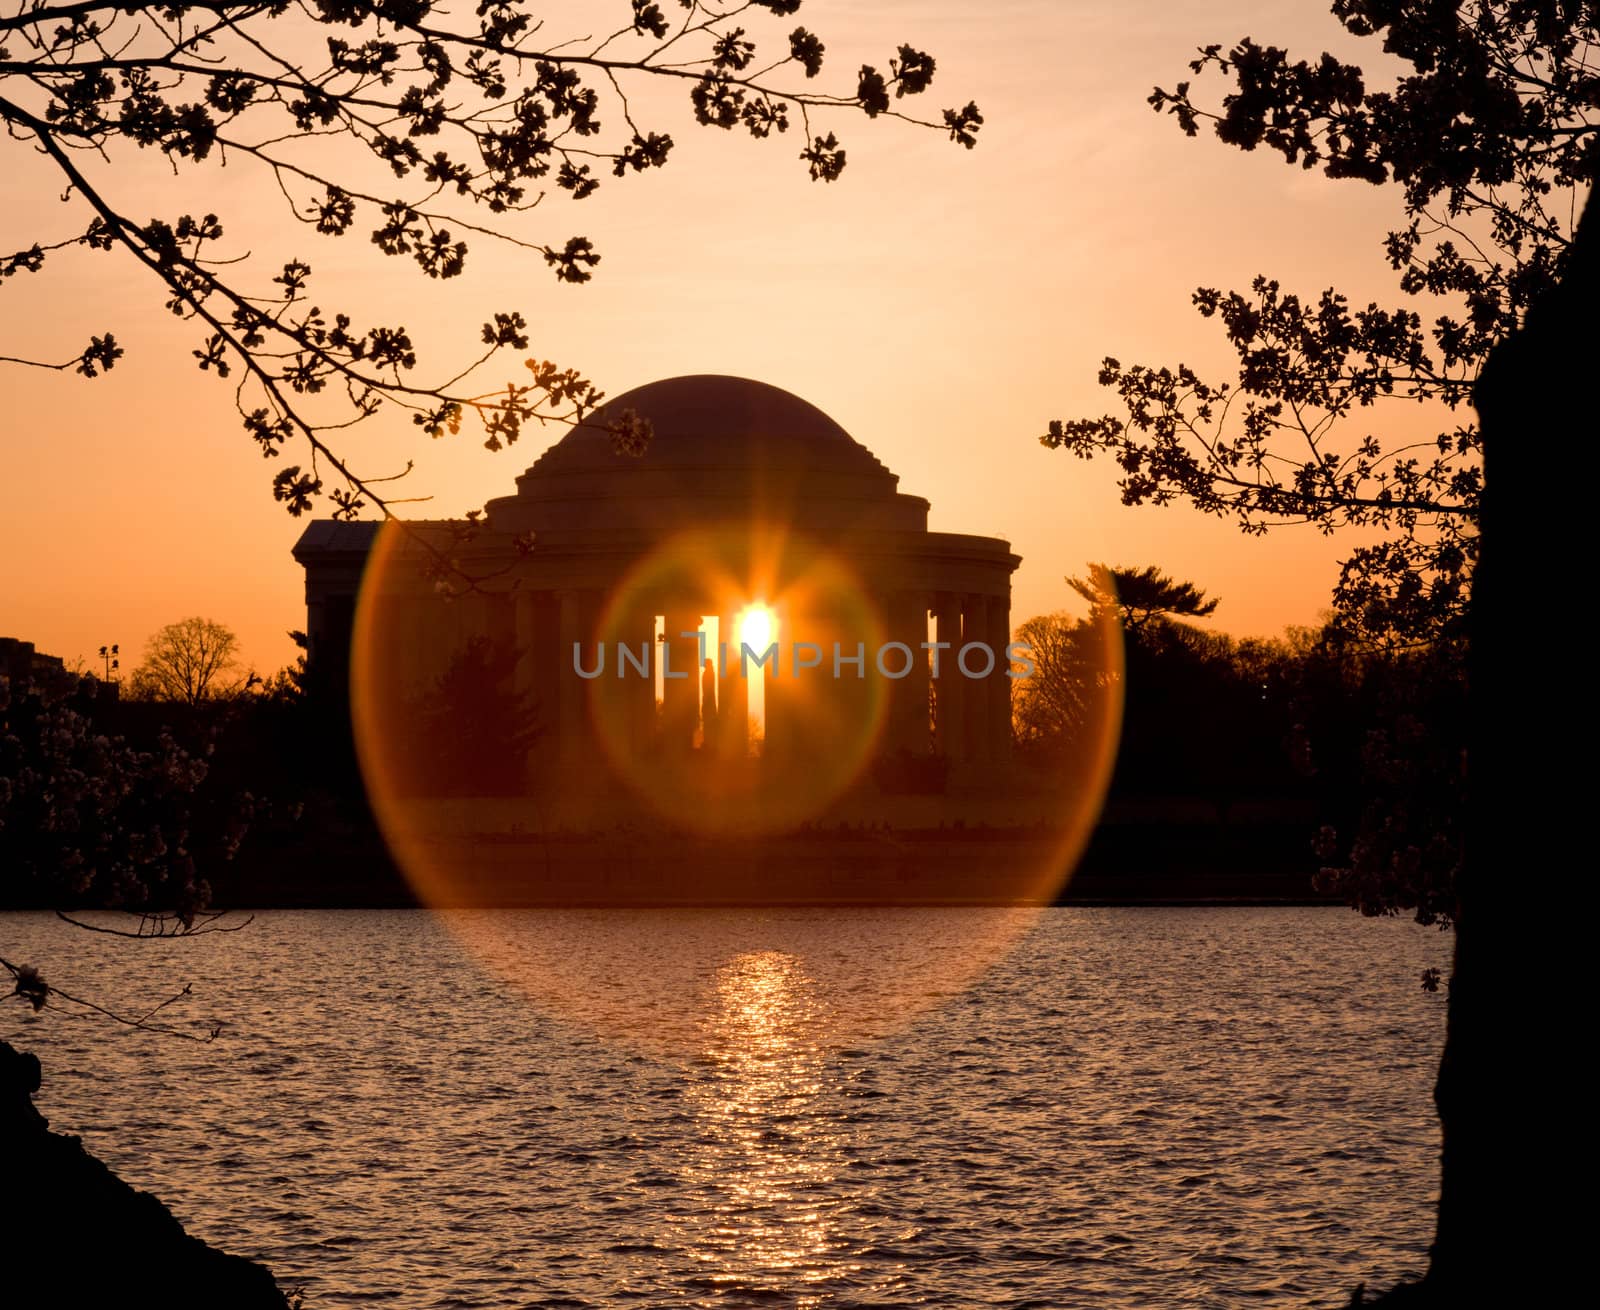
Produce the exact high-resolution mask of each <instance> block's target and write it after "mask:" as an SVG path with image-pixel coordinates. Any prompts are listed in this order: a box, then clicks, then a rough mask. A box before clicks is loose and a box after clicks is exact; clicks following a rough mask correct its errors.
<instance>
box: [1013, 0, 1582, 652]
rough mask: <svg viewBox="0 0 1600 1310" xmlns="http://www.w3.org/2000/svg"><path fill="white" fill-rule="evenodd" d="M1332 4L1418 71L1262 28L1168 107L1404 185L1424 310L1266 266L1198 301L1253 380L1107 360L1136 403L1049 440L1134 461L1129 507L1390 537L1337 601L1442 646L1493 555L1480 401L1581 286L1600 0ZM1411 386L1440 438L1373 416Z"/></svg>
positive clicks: (1352, 619)
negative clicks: (1484, 514)
mask: <svg viewBox="0 0 1600 1310" xmlns="http://www.w3.org/2000/svg"><path fill="white" fill-rule="evenodd" d="M1334 13H1335V15H1336V16H1337V17H1338V18H1339V20H1340V22H1342V23H1343V24H1344V26H1345V27H1346V28H1347V29H1348V30H1349V31H1350V32H1351V33H1352V34H1354V35H1356V36H1373V35H1377V36H1380V37H1381V39H1382V41H1383V43H1384V49H1385V51H1386V52H1387V53H1388V54H1389V55H1391V56H1394V57H1397V58H1398V59H1400V60H1402V61H1404V62H1406V63H1407V64H1409V65H1410V68H1409V69H1407V70H1406V72H1405V74H1404V76H1402V77H1401V78H1400V79H1399V80H1398V81H1397V83H1396V85H1395V86H1394V88H1393V89H1392V90H1386V89H1377V88H1375V87H1373V86H1372V85H1371V84H1370V80H1369V79H1368V78H1367V77H1366V76H1365V75H1364V74H1363V72H1362V70H1361V69H1360V68H1359V67H1356V66H1354V65H1351V64H1346V63H1343V62H1341V61H1339V60H1337V59H1335V58H1334V57H1333V56H1331V55H1323V56H1322V57H1321V59H1320V60H1300V61H1295V60H1292V59H1291V58H1290V56H1289V55H1288V54H1287V53H1286V52H1284V51H1283V50H1281V49H1278V48H1276V47H1272V46H1262V45H1259V44H1257V43H1256V42H1254V41H1252V40H1250V39H1248V38H1246V39H1244V40H1241V41H1239V42H1237V43H1236V44H1235V45H1234V46H1233V47H1232V48H1231V49H1229V50H1227V51H1226V52H1224V48H1223V47H1222V46H1221V45H1213V46H1208V47H1206V48H1205V49H1204V50H1202V51H1201V52H1200V57H1199V58H1198V59H1196V60H1195V61H1194V62H1193V64H1192V65H1191V68H1192V69H1193V70H1194V72H1196V73H1204V72H1207V71H1211V70H1215V71H1216V72H1217V73H1220V74H1221V75H1223V76H1224V77H1231V78H1232V79H1233V82H1234V89H1233V90H1232V91H1231V92H1230V93H1228V94H1227V95H1225V96H1224V97H1223V98H1222V103H1221V106H1220V108H1216V109H1213V108H1209V107H1207V106H1205V105H1203V104H1201V103H1197V102H1196V101H1195V100H1194V99H1193V98H1192V97H1193V92H1192V87H1191V83H1189V82H1180V83H1179V84H1178V85H1177V87H1176V88H1175V89H1174V90H1172V91H1165V90H1161V89H1160V88H1157V89H1156V90H1155V92H1154V93H1153V94H1152V95H1151V97H1150V102H1151V104H1152V105H1153V106H1154V107H1155V108H1156V110H1157V111H1159V112H1166V113H1170V114H1172V115H1174V116H1175V117H1176V119H1177V121H1178V123H1179V125H1180V126H1181V127H1182V129H1183V130H1184V131H1185V132H1187V133H1188V134H1189V135H1191V136H1193V135H1195V134H1196V133H1197V132H1198V131H1199V129H1200V125H1201V124H1202V123H1210V124H1211V125H1212V126H1213V127H1214V129H1215V131H1216V134H1217V135H1218V137H1220V138H1221V139H1222V140H1223V141H1225V142H1227V143H1228V144H1230V145H1234V146H1237V147H1238V148H1240V149H1243V150H1253V149H1255V148H1256V147H1257V146H1265V147H1267V148H1268V149H1271V150H1274V151H1276V152H1278V153H1280V154H1282V155H1283V157H1284V159H1285V160H1286V161H1287V162H1289V163H1291V164H1295V165H1297V166H1299V167H1301V168H1304V169H1311V168H1319V167H1320V168H1321V169H1322V171H1323V172H1324V173H1326V174H1327V175H1328V176H1329V177H1334V178H1356V179H1360V180H1363V181H1366V182H1369V183H1384V182H1390V181H1392V182H1395V183H1398V184H1399V186H1400V187H1401V188H1402V192H1403V196H1404V203H1405V212H1406V222H1405V224H1404V225H1403V226H1401V227H1399V228H1397V229H1395V230H1394V231H1393V232H1391V233H1389V235H1388V237H1387V239H1386V241H1385V243H1384V256H1385V258H1386V259H1387V260H1388V262H1389V264H1390V265H1391V266H1392V267H1393V268H1394V269H1395V270H1396V271H1397V272H1398V273H1399V274H1400V289H1401V291H1402V292H1403V293H1404V294H1405V295H1406V296H1408V297H1412V298H1413V299H1412V300H1410V301H1403V302H1401V303H1400V304H1399V305H1397V306H1394V307H1392V308H1387V309H1386V308H1383V307H1380V306H1379V305H1376V304H1371V305H1368V306H1366V307H1365V308H1364V309H1354V308H1352V306H1351V304H1350V302H1349V300H1348V298H1347V297H1345V296H1342V295H1340V294H1339V293H1338V292H1337V291H1336V290H1332V289H1328V290H1324V291H1322V292H1321V293H1320V294H1319V295H1318V296H1317V297H1316V298H1315V299H1312V300H1303V299H1302V298H1301V297H1300V296H1298V295H1296V294H1294V293H1292V292H1290V291H1288V290H1285V289H1284V288H1282V287H1281V286H1280V285H1279V283H1278V282H1276V281H1274V280H1272V279H1270V278H1268V277H1266V276H1261V277H1258V278H1257V279H1256V280H1255V281H1254V282H1253V283H1252V285H1251V287H1250V288H1249V290H1248V291H1244V292H1240V291H1230V292H1227V293H1226V294H1225V293H1223V292H1221V291H1218V290H1216V289H1213V288H1206V287H1202V288H1200V289H1199V290H1197V291H1196V292H1195V293H1194V303H1195V306H1196V307H1197V308H1198V309H1199V311H1200V313H1201V314H1202V315H1203V316H1204V317H1206V318H1215V319H1217V320H1219V321H1220V323H1221V325H1222V327H1223V329H1224V331H1225V332H1226V333H1227V337H1228V340H1229V343H1230V344H1231V345H1232V347H1233V348H1234V350H1235V352H1236V354H1237V356H1238V363H1239V369H1238V376H1237V378H1236V379H1235V380H1234V381H1233V382H1231V383H1230V382H1208V381H1205V380H1203V379H1202V378H1200V377H1199V376H1198V374H1196V372H1195V371H1194V370H1193V369H1191V368H1189V367H1188V366H1187V365H1184V364H1179V365H1177V366H1175V367H1147V366H1144V365H1132V366H1125V365H1124V364H1122V363H1121V362H1120V361H1118V360H1116V359H1113V358H1107V359H1106V360H1105V361H1104V363H1103V365H1102V367H1101V370H1100V381H1101V383H1102V384H1103V385H1104V386H1106V387H1109V388H1111V389H1112V390H1114V391H1115V392H1116V393H1117V397H1118V400H1119V401H1120V402H1121V406H1122V410H1123V415H1122V416H1121V417H1118V416H1114V415H1110V414H1108V415H1105V416H1103V417H1100V418H1083V419H1076V420H1071V421H1060V420H1057V421H1054V422H1052V423H1051V424H1050V425H1049V429H1048V431H1047V432H1046V434H1045V435H1044V437H1043V438H1042V440H1043V441H1044V443H1045V444H1046V445H1048V446H1053V447H1060V448H1063V449H1066V450H1070V451H1073V452H1074V453H1076V454H1078V455H1081V456H1085V457H1087V456H1091V455H1095V454H1100V453H1104V454H1108V455H1111V456H1113V457H1114V458H1115V459H1116V460H1117V461H1118V463H1119V464H1120V465H1121V467H1122V469H1123V471H1124V475H1123V478H1122V481H1121V484H1120V485H1121V488H1122V498H1123V501H1124V503H1126V504H1130V505H1139V504H1167V503H1170V502H1171V501H1173V500H1174V499H1184V500H1187V501H1188V502H1189V503H1191V504H1193V505H1195V506H1196V507H1198V508H1199V509H1201V510H1203V511H1204V512H1206V513H1208V514H1214V515H1218V516H1221V517H1228V518H1232V519H1234V520H1235V521H1236V522H1238V523H1239V524H1240V526H1241V527H1242V528H1244V530H1245V531H1247V532H1263V531H1266V530H1267V529H1268V528H1269V527H1271V526H1272V525H1274V524H1282V523H1296V522H1306V523H1314V524H1316V525H1318V526H1319V527H1321V528H1323V529H1324V530H1325V531H1333V530H1336V529H1340V528H1356V529H1361V530H1363V531H1367V532H1376V533H1379V534H1381V539H1380V540H1379V541H1377V542H1373V543H1365V544H1362V545H1360V546H1358V547H1356V548H1355V549H1353V550H1352V551H1351V553H1350V554H1349V555H1348V556H1347V558H1346V560H1345V563H1344V567H1343V570H1342V573H1341V575H1340V580H1339V583H1338V587H1337V588H1336V591H1335V595H1334V600H1335V607H1336V611H1337V613H1338V615H1339V618H1340V620H1341V622H1342V623H1343V624H1344V625H1345V626H1346V627H1347V628H1348V629H1349V630H1351V631H1352V632H1354V633H1357V634H1359V635H1360V636H1362V637H1363V638H1366V639H1370V640H1377V641H1389V642H1402V643H1403V642H1415V641H1425V640H1428V639H1430V638H1431V637H1432V636H1434V635H1435V634H1436V633H1438V632H1440V631H1441V630H1445V629H1456V630H1459V628H1460V627H1461V625H1462V624H1463V622H1464V619H1465V611H1466V604H1467V597H1468V594H1469V590H1470V586H1471V577H1472V572H1473V568H1474V566H1475V563H1476V560H1477V556H1478V512H1479V500H1480V494H1481V491H1482V441H1481V437H1480V433H1479V430H1478V426H1477V424H1476V422H1475V421H1474V420H1473V419H1472V417H1471V416H1470V414H1464V413H1462V411H1463V410H1464V409H1465V407H1466V405H1467V404H1468V402H1469V401H1470V399H1471V396H1472V388H1473V382H1474V379H1475V378H1476V377H1477V375H1478V372H1479V370H1480V369H1481V367H1482V366H1483V363H1484V361H1485V360H1486V359H1487V357H1488V355H1489V352H1490V351H1491V350H1492V349H1493V348H1494V347H1495V345H1496V344H1497V343H1498V342H1501V341H1503V340H1505V339H1506V338H1507V337H1508V336H1509V335H1510V334H1511V333H1512V332H1514V331H1515V330H1516V329H1517V328H1518V326H1519V325H1520V324H1521V323H1522V322H1523V321H1524V320H1525V318H1526V315H1527V313H1528V310H1529V308H1530V307H1531V306H1532V305H1533V304H1534V303H1535V302H1536V301H1537V300H1538V298H1539V297H1540V296H1541V295H1542V294H1544V293H1545V292H1546V291H1548V289H1549V288H1550V287H1552V286H1553V285H1554V284H1555V283H1556V282H1557V281H1558V280H1559V279H1560V277H1561V276H1562V273H1563V270H1564V268H1565V266H1566V263H1567V260H1568V258H1569V251H1570V243H1571V240H1572V222H1571V217H1572V216H1573V215H1574V214H1575V213H1576V211H1577V209H1578V208H1579V206H1580V205H1581V203H1582V201H1583V199H1584V197H1585V195H1586V194H1587V192H1588V190H1589V189H1590V188H1591V187H1592V186H1593V184H1594V180H1595V173H1596V168H1597V165H1600V148H1597V145H1596V142H1597V139H1600V124H1597V123H1596V121H1595V114H1594V106H1595V104H1596V102H1597V97H1600V90H1597V88H1600V11H1597V10H1596V8H1595V7H1594V6H1593V5H1577V4H1574V5H1561V4H1550V3H1526V2H1517V0H1496V2H1489V0H1478V2H1476V3H1471V4H1466V5H1453V4H1434V3H1430V2H1428V0H1340V2H1339V3H1337V4H1335V5H1334ZM1425 318H1429V319H1431V321H1430V322H1429V323H1428V325H1427V326H1424V319H1425ZM1390 398H1403V399H1410V400H1413V401H1427V402H1432V403H1434V404H1435V405H1437V406H1439V407H1441V408H1442V409H1443V410H1444V411H1446V413H1447V414H1448V417H1447V418H1446V419H1443V420H1442V426H1441V428H1440V430H1439V431H1438V434H1437V436H1436V437H1435V438H1434V439H1433V440H1431V441H1427V442H1423V443H1420V444H1418V443H1414V442H1409V441H1396V440H1393V439H1388V438H1385V437H1384V435H1383V433H1382V423H1381V420H1375V419H1372V418H1367V417H1365V416H1364V415H1365V413H1366V412H1367V411H1370V410H1371V409H1372V408H1373V407H1374V406H1376V405H1377V404H1378V402H1379V401H1383V400H1388V399H1390ZM1452 411H1453V412H1452ZM1358 416H1359V417H1358ZM1353 423H1359V424H1360V426H1359V427H1358V428H1357V429H1356V430H1355V431H1353V432H1348V433H1347V434H1345V430H1346V429H1349V428H1350V426H1351V424H1353ZM1341 434H1344V435H1341Z"/></svg>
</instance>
